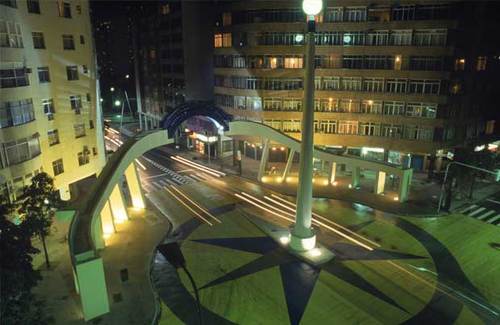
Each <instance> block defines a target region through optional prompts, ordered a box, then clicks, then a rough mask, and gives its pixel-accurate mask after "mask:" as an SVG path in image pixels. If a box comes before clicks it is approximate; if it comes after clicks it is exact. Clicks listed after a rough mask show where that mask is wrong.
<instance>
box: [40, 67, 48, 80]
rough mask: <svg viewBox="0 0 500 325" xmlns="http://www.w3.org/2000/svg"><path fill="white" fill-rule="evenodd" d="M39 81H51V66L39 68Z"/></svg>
mask: <svg viewBox="0 0 500 325" xmlns="http://www.w3.org/2000/svg"><path fill="white" fill-rule="evenodd" d="M38 81H39V82H40V83H46V82H50V74H49V67H39V68H38Z"/></svg>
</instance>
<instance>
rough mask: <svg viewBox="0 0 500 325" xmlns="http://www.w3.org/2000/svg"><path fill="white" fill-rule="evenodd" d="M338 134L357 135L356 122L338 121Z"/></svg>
mask: <svg viewBox="0 0 500 325" xmlns="http://www.w3.org/2000/svg"><path fill="white" fill-rule="evenodd" d="M338 134H358V121H339V129H338Z"/></svg>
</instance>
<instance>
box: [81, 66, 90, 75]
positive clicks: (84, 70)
mask: <svg viewBox="0 0 500 325" xmlns="http://www.w3.org/2000/svg"><path fill="white" fill-rule="evenodd" d="M82 70H83V73H85V74H86V73H89V68H88V67H87V66H86V65H85V64H84V65H82Z"/></svg>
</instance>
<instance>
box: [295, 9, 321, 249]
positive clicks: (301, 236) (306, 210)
mask: <svg viewBox="0 0 500 325" xmlns="http://www.w3.org/2000/svg"><path fill="white" fill-rule="evenodd" d="M322 8H323V2H322V0H304V1H303V3H302V9H303V10H304V12H305V14H306V15H307V33H306V37H305V53H304V60H305V73H304V105H303V107H304V109H303V111H302V141H301V145H300V163H299V184H298V187H297V212H296V216H295V224H294V226H293V228H292V229H291V234H290V235H291V236H290V248H291V249H292V250H295V251H298V252H303V251H307V250H309V249H312V248H314V247H315V246H316V234H315V233H314V230H313V229H312V227H311V223H312V216H311V214H312V208H311V205H312V177H313V150H314V139H313V137H314V41H315V40H314V34H315V27H316V26H315V21H314V16H315V15H317V14H319V13H320V11H321V9H322Z"/></svg>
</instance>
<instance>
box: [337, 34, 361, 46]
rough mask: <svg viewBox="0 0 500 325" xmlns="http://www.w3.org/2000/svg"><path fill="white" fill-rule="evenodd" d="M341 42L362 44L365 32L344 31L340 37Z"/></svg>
mask: <svg viewBox="0 0 500 325" xmlns="http://www.w3.org/2000/svg"><path fill="white" fill-rule="evenodd" d="M342 41H343V44H344V45H345V46H347V45H364V44H365V33H364V32H345V33H344V36H343V37H342Z"/></svg>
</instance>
